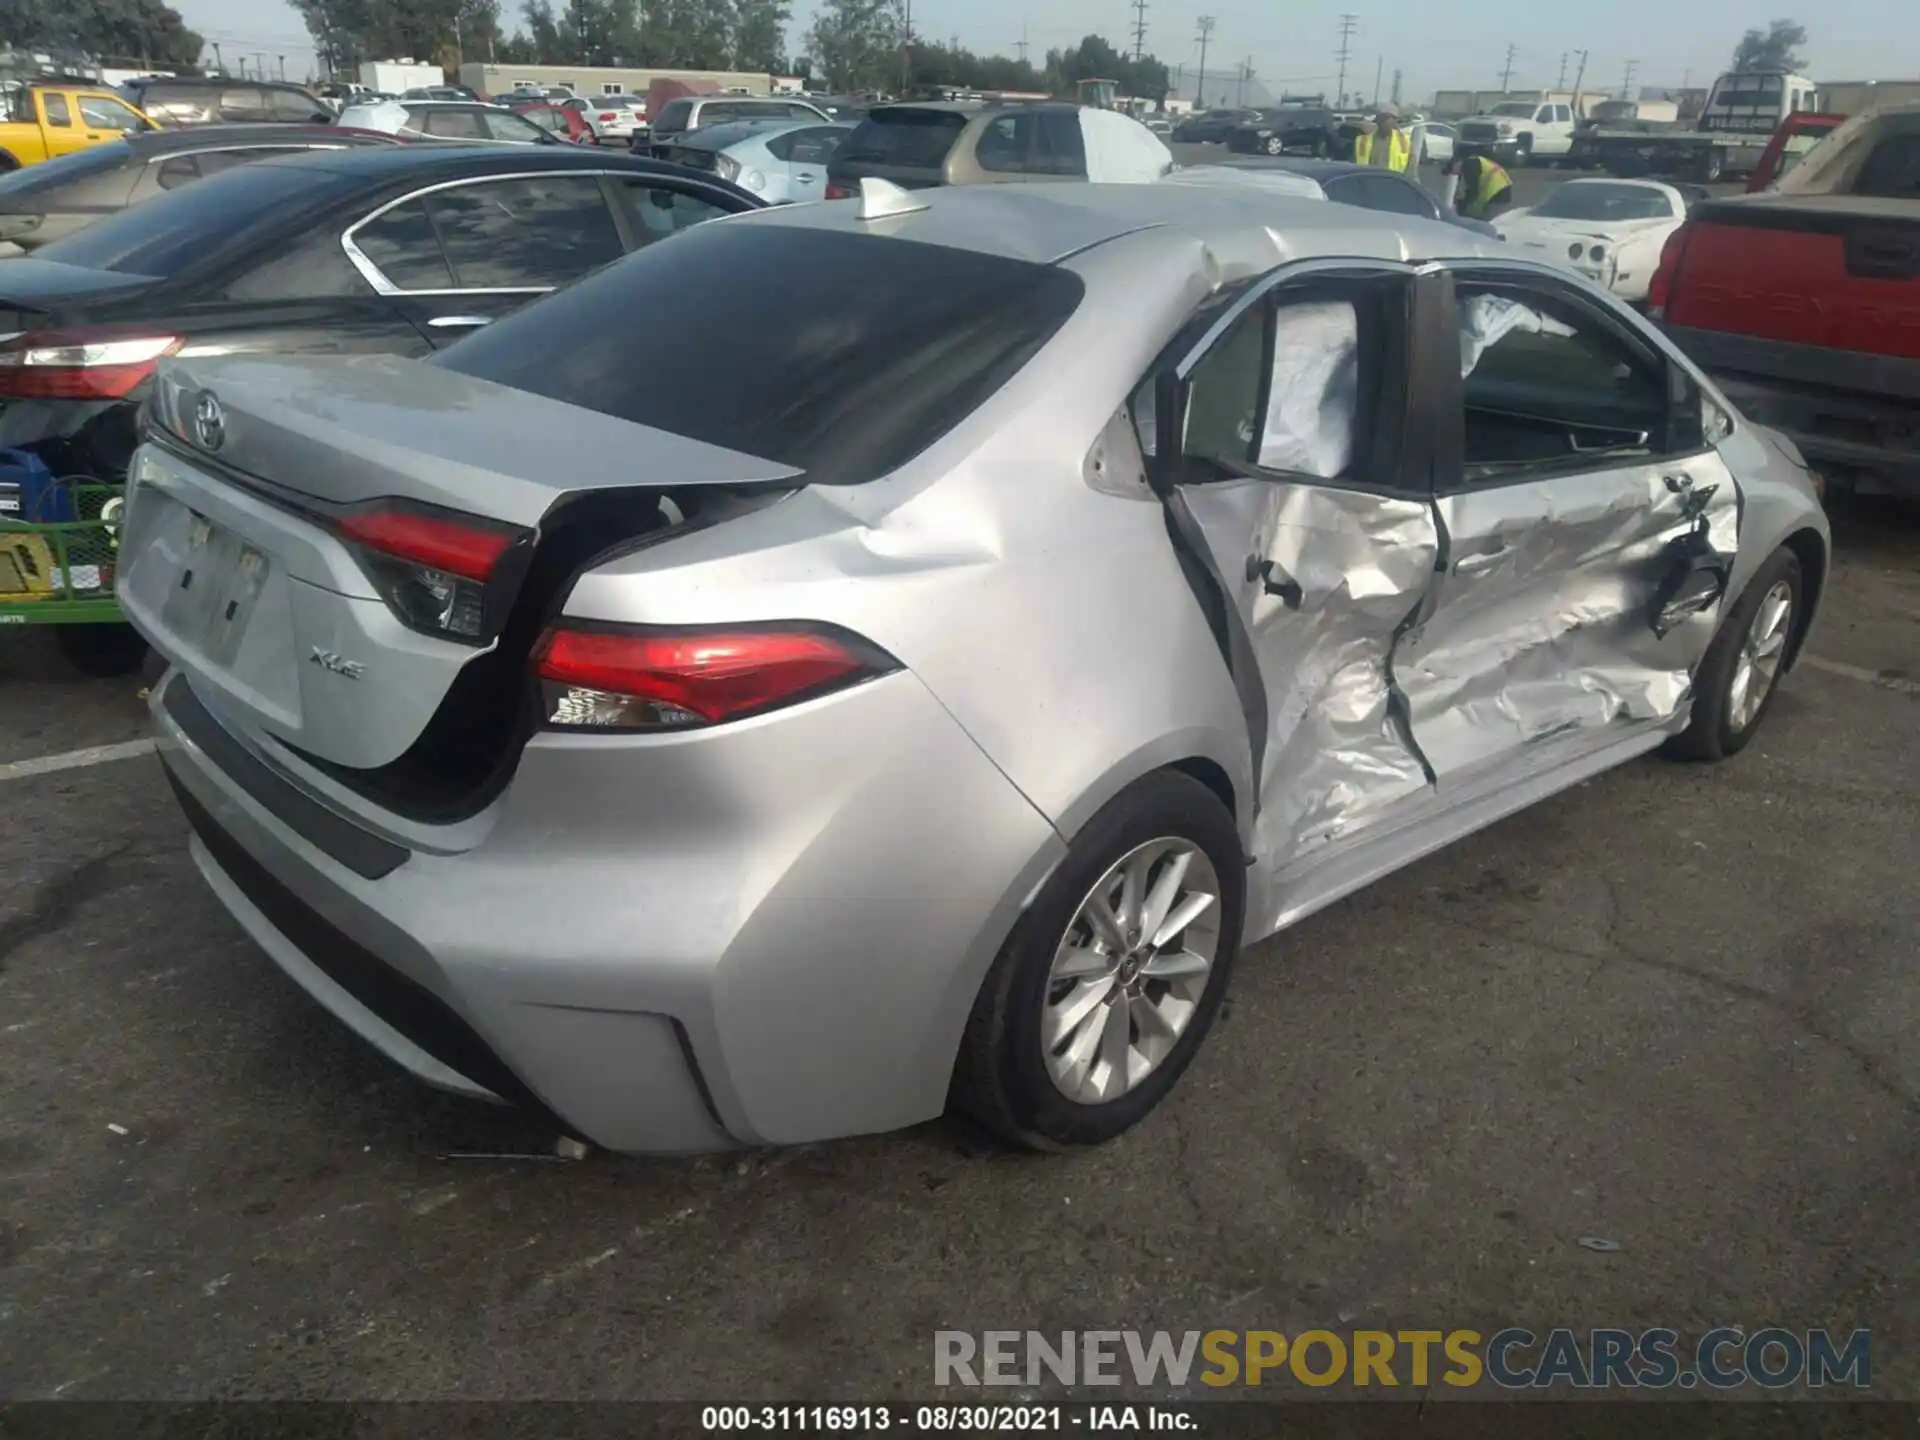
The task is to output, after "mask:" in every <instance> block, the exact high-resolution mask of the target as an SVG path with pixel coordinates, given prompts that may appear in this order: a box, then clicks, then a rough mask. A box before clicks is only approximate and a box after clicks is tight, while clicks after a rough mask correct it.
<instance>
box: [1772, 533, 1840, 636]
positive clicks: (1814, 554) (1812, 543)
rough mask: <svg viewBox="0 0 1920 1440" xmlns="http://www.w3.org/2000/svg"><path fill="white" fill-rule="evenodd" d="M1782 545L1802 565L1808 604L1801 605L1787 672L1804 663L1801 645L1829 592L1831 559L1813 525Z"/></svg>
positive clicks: (1794, 625)
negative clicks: (1798, 663) (1828, 576)
mask: <svg viewBox="0 0 1920 1440" xmlns="http://www.w3.org/2000/svg"><path fill="white" fill-rule="evenodd" d="M1780 545H1781V547H1782V548H1784V549H1786V550H1790V551H1792V552H1793V557H1794V559H1796V560H1798V561H1799V562H1800V581H1801V587H1802V589H1803V590H1804V592H1805V596H1804V598H1805V603H1804V604H1803V605H1801V607H1800V613H1799V615H1797V616H1795V617H1794V622H1793V634H1792V635H1791V636H1789V637H1788V639H1787V657H1786V668H1787V669H1788V670H1791V669H1793V667H1794V665H1795V664H1796V663H1797V662H1798V661H1799V659H1800V646H1801V642H1803V641H1804V640H1805V639H1806V638H1807V632H1808V631H1809V630H1811V629H1812V628H1813V617H1814V615H1815V614H1816V613H1817V612H1818V611H1819V609H1820V599H1821V596H1822V595H1823V594H1824V593H1825V591H1826V585H1827V569H1828V564H1829V559H1828V552H1827V542H1826V539H1825V537H1823V536H1822V535H1821V534H1820V532H1819V531H1818V530H1815V529H1814V528H1813V527H1812V526H1811V525H1809V526H1806V527H1804V528H1803V529H1799V530H1796V531H1794V532H1793V533H1792V534H1791V535H1789V536H1787V538H1786V539H1784V540H1782V541H1781V542H1780Z"/></svg>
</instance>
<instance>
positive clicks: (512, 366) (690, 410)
mask: <svg viewBox="0 0 1920 1440" xmlns="http://www.w3.org/2000/svg"><path fill="white" fill-rule="evenodd" d="M795 275H804V276H806V277H807V283H806V284H805V285H795V284H793V283H792V277H793V276H795ZM1082 294H1083V287H1082V285H1081V282H1080V278H1079V277H1078V276H1077V275H1074V274H1073V273H1072V272H1071V271H1067V270H1062V269H1060V268H1058V267H1055V266H1049V265H1034V264H1030V263H1028V262H1026V261H1020V260H1008V259H1004V258H1001V257H999V256H993V255H982V254H978V253H976V252H973V251H967V250H960V249H955V248H953V247H949V246H944V245H923V244H918V243H915V242H912V241H906V240H893V239H887V238H884V237H881V236H877V235H859V234H846V233H843V232H839V231H825V230H820V231H815V230H804V229H797V228H792V227H786V226H771V225H758V226H756V225H753V224H739V225H716V226H714V227H712V228H711V229H707V230H703V231H701V232H700V233H699V234H697V235H695V236H691V237H689V238H688V239H686V240H682V241H678V242H676V243H674V244H672V245H657V246H651V247H648V248H646V249H643V250H641V251H639V252H638V253H637V254H635V255H632V256H629V257H628V258H627V259H626V260H623V261H622V262H621V263H620V264H618V265H615V266H612V267H611V268H609V269H606V270H602V271H601V272H599V273H598V274H597V275H593V276H590V277H588V278H587V279H586V280H583V281H581V282H580V283H579V284H577V285H573V286H571V287H569V288H568V289H565V290H562V291H560V292H559V293H558V294H556V295H553V296H550V297H548V298H547V299H545V300H542V301H541V302H540V303H539V304H538V305H533V306H529V307H527V308H526V309H524V310H520V311H516V312H515V313H514V314H512V315H510V316H508V317H507V318H505V319H504V320H499V321H496V322H494V324H492V325H490V326H489V327H487V329H485V330H483V331H481V332H480V333H479V334H477V335H473V336H471V337H469V338H468V339H465V340H462V341H461V342H460V343H459V344H458V345H455V346H453V347H452V348H450V349H448V350H446V351H444V352H442V353H441V354H440V355H439V356H438V357H436V358H435V360H434V361H433V362H432V363H434V364H439V365H443V366H445V367H446V368H447V369H449V370H454V371H458V372H459V373H461V374H465V375H474V376H478V377H479V378H481V379H485V380H492V381H495V382H497V383H499V384H502V385H510V386H513V387H514V388H516V389H520V390H527V391H531V392H533V393H534V394H538V395H544V396H548V397H550V398H552V399H556V400H561V401H564V402H566V403H568V404H571V405H578V406H582V407H584V408H586V409H591V410H597V411H600V412H601V413H603V414H607V415H613V416H617V417H619V418H620V419H623V420H630V421H634V422H636V423H638V424H641V425H647V426H652V427H654V428H657V429H661V430H668V431H672V432H674V433H675V434H679V435H685V436H690V437H692V438H694V439H697V440H703V441H706V442H707V443H709V444H713V445H720V446H725V447H727V448H729V449H733V450H738V451H742V452H744V453H746V454H750V455H756V456H760V457H762V458H765V459H769V460H774V461H777V462H780V463H782V464H786V465H791V466H793V467H795V468H796V469H800V470H804V471H805V472H807V474H808V476H809V477H810V478H811V479H812V480H813V481H815V482H817V483H819V484H829V485H831V484H857V483H860V482H863V481H867V480H872V479H874V478H876V477H878V476H880V475H884V474H886V473H887V472H888V471H890V470H893V469H895V468H897V467H898V466H900V465H901V464H904V463H905V462H906V461H907V460H909V459H911V458H912V457H913V456H915V455H917V454H918V453H919V452H920V451H922V450H924V449H925V448H926V447H927V446H928V445H930V444H932V443H933V442H934V441H935V440H937V439H939V438H940V436H942V435H944V434H945V433H946V432H947V431H948V430H950V429H951V428H952V427H953V426H954V425H956V424H958V423H959V422H960V421H962V420H964V419H965V418H966V417H967V416H968V415H969V414H971V413H972V412H973V411H974V410H975V409H977V408H978V407H979V406H980V405H981V404H982V403H983V402H985V401H986V400H987V399H988V398H989V397H990V396H991V395H993V393H994V392H995V391H997V390H998V389H999V388H1000V387H1001V386H1002V385H1003V384H1005V383H1006V381H1007V380H1008V379H1009V378H1011V377H1012V376H1013V374H1014V373H1015V372H1016V371H1017V370H1019V369H1020V367H1021V366H1023V365H1025V364H1026V363H1027V361H1028V360H1030V359H1032V358H1033V356H1034V355H1035V354H1036V353H1037V352H1038V351H1039V350H1040V348H1041V347H1042V346H1043V345H1045V344H1046V342H1047V340H1048V339H1049V338H1050V337H1051V336H1052V335H1053V334H1054V332H1055V331H1056V330H1058V329H1059V328H1060V326H1061V325H1062V324H1063V323H1065V321H1066V320H1067V318H1068V317H1069V316H1070V315H1071V314H1072V313H1073V311H1074V309H1075V307H1077V306H1078V305H1079V303H1080V299H1081V296H1082ZM633 316H645V317H646V323H645V325H636V324H634V323H632V320H631V317H633ZM662 336H673V337H677V338H676V339H675V340H674V341H673V343H672V346H671V349H672V362H671V363H670V364H664V365H663V364H661V363H660V348H659V347H660V337H662Z"/></svg>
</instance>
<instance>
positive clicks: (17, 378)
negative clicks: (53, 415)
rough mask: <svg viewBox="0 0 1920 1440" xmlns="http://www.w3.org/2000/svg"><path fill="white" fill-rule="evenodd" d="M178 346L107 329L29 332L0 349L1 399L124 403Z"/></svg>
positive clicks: (163, 338)
mask: <svg viewBox="0 0 1920 1440" xmlns="http://www.w3.org/2000/svg"><path fill="white" fill-rule="evenodd" d="M180 344H181V340H180V337H179V336H178V335H154V334H139V333H134V334H129V333H128V332H127V331H126V330H123V329H115V328H108V327H105V326H102V327H100V328H98V329H78V330H30V331H28V332H27V333H26V334H25V335H20V336H17V337H15V338H14V339H12V340H9V341H8V342H7V343H6V344H4V345H0V399H7V400H123V399H125V398H126V397H127V396H129V395H131V394H132V393H133V392H134V391H135V390H136V389H138V388H139V387H140V386H141V385H142V384H143V383H144V382H146V381H147V380H149V379H151V378H152V376H153V372H154V368H155V367H156V366H158V365H159V363H160V360H161V357H162V356H165V355H170V354H172V353H173V352H174V351H175V350H178V349H179V348H180Z"/></svg>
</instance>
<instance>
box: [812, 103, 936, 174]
mask: <svg viewBox="0 0 1920 1440" xmlns="http://www.w3.org/2000/svg"><path fill="white" fill-rule="evenodd" d="M966 128H967V117H966V116H965V115H961V114H958V113H956V112H954V111H952V110H882V111H879V112H877V113H876V114H872V115H869V116H868V117H867V118H866V119H865V120H862V121H861V122H860V127H859V128H858V129H857V130H855V131H854V132H853V134H851V135H849V136H848V137H847V143H846V144H844V145H842V146H841V147H840V150H839V153H837V154H836V155H835V156H834V157H833V158H834V159H835V160H837V161H840V162H842V163H843V164H865V165H904V166H910V167H912V168H913V169H916V170H938V169H939V168H940V167H941V166H942V165H944V164H946V163H947V152H948V151H949V150H951V149H952V148H953V142H954V141H955V140H956V139H957V138H959V135H960V132H961V131H962V130H964V129H966Z"/></svg>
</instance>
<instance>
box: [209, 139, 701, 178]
mask: <svg viewBox="0 0 1920 1440" xmlns="http://www.w3.org/2000/svg"><path fill="white" fill-rule="evenodd" d="M263 165H273V166H284V165H299V166H305V167H307V168H309V169H313V170H326V171H329V172H331V173H333V174H336V175H345V176H355V177H359V178H363V179H365V180H367V181H368V182H369V183H377V182H379V181H381V180H385V179H387V178H389V177H404V176H408V175H414V174H422V175H431V174H434V173H435V172H437V171H457V172H459V173H461V174H463V175H488V174H492V173H494V172H496V171H500V172H506V173H509V174H510V173H512V172H514V171H520V170H527V169H540V170H606V169H615V170H633V171H636V172H651V173H653V174H666V175H688V176H691V177H693V178H696V179H699V180H700V181H702V182H703V183H706V184H713V183H714V178H713V177H712V176H711V175H702V174H700V173H699V172H698V171H690V170H688V169H686V168H685V167H684V166H680V165H670V164H668V163H667V162H666V161H664V160H651V159H647V158H645V157H643V156H639V155H628V154H622V153H621V152H619V151H606V150H588V149H586V148H584V147H582V146H579V145H566V144H555V145H462V144H459V143H457V142H448V143H437V142H435V141H432V140H424V141H417V142H415V143H413V144H410V145H368V146H364V147H360V148H356V149H352V150H310V151H307V152H306V153H305V154H301V155H282V156H276V157H275V158H273V159H271V160H256V161H254V163H253V164H252V165H250V166H248V167H246V168H248V169H255V168H258V167H259V166H263Z"/></svg>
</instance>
